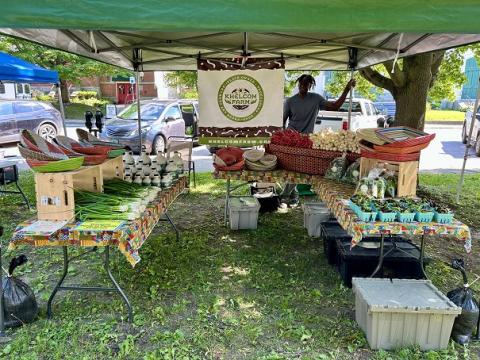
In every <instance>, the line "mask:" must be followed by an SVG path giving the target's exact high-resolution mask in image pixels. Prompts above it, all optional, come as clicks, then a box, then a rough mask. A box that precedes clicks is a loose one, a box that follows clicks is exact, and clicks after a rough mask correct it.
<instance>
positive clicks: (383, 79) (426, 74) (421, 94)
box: [360, 50, 445, 130]
mask: <svg viewBox="0 0 480 360" xmlns="http://www.w3.org/2000/svg"><path fill="white" fill-rule="evenodd" d="M444 54H445V51H444V50H441V51H436V52H432V53H427V54H419V55H413V56H409V57H406V58H404V59H403V60H402V61H403V64H402V65H403V66H402V67H400V66H399V65H398V63H396V64H394V63H393V61H391V60H390V61H387V62H385V63H383V65H384V67H385V70H386V71H387V72H388V75H387V76H388V77H387V76H384V75H382V74H380V73H379V72H378V71H376V70H374V69H372V68H370V67H367V68H364V69H361V70H360V74H361V75H362V76H363V77H364V78H365V79H367V80H368V81H370V82H371V83H372V84H374V85H376V86H378V87H381V88H383V89H386V90H388V91H390V92H391V94H392V95H393V98H394V99H395V103H396V110H395V125H396V126H401V125H404V126H409V127H412V128H414V129H420V130H423V128H424V126H425V111H426V107H427V96H428V91H429V89H430V88H431V87H432V85H433V83H434V82H435V78H436V76H437V73H438V69H439V68H440V65H441V63H442V60H443V57H444Z"/></svg>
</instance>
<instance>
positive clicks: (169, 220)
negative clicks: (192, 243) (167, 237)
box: [160, 210, 180, 242]
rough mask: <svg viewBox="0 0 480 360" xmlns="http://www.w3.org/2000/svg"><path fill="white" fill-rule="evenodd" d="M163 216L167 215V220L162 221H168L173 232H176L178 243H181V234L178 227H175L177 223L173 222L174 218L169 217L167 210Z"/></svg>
mask: <svg viewBox="0 0 480 360" xmlns="http://www.w3.org/2000/svg"><path fill="white" fill-rule="evenodd" d="M163 215H165V218H162V219H160V221H168V222H169V223H170V225H171V227H172V229H173V231H175V236H176V238H177V242H179V241H180V232H179V231H178V228H177V226H176V225H175V223H174V222H173V220H172V218H171V217H170V215H168V211H167V210H165V212H164V213H163Z"/></svg>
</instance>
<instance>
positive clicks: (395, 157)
mask: <svg viewBox="0 0 480 360" xmlns="http://www.w3.org/2000/svg"><path fill="white" fill-rule="evenodd" d="M361 155H362V157H366V158H369V159H378V160H385V161H399V162H403V161H417V160H418V159H420V153H419V152H417V153H413V154H389V153H381V152H375V151H368V150H364V149H362V150H361Z"/></svg>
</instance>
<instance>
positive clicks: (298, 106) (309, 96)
mask: <svg viewBox="0 0 480 360" xmlns="http://www.w3.org/2000/svg"><path fill="white" fill-rule="evenodd" d="M297 83H298V94H295V95H293V96H292V97H290V98H288V99H287V100H285V105H284V108H283V127H284V128H285V126H286V122H287V120H288V128H289V129H294V130H297V131H298V132H301V133H303V134H311V133H312V132H313V127H314V126H315V120H316V119H317V115H318V112H319V111H320V110H328V111H337V110H338V109H340V107H341V106H342V105H343V103H344V102H345V99H346V98H347V94H348V92H349V91H350V89H352V88H353V87H354V86H355V80H353V79H352V80H350V81H349V82H348V84H347V86H346V87H345V89H344V90H343V92H342V95H340V97H339V98H338V99H337V100H336V101H327V100H325V98H324V97H323V96H322V95H320V94H317V93H314V92H309V90H310V89H312V88H313V87H314V86H315V85H316V84H315V79H314V78H313V76H312V75H308V74H303V75H301V76H300V77H299V78H298V79H297ZM282 199H283V200H284V201H285V200H288V203H289V204H290V205H293V204H296V203H297V202H298V193H297V191H296V188H295V185H294V184H285V189H284V191H283V193H282Z"/></svg>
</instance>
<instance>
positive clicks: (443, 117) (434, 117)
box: [425, 110, 465, 122]
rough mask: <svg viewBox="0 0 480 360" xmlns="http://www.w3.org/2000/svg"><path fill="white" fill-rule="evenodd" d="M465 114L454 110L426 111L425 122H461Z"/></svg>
mask: <svg viewBox="0 0 480 360" xmlns="http://www.w3.org/2000/svg"><path fill="white" fill-rule="evenodd" d="M464 119H465V113H464V112H462V111H455V110H427V112H426V113H425V121H426V122H429V121H463V120H464Z"/></svg>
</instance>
